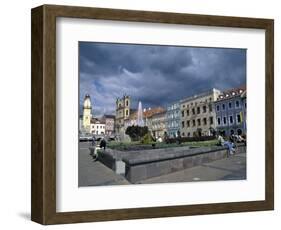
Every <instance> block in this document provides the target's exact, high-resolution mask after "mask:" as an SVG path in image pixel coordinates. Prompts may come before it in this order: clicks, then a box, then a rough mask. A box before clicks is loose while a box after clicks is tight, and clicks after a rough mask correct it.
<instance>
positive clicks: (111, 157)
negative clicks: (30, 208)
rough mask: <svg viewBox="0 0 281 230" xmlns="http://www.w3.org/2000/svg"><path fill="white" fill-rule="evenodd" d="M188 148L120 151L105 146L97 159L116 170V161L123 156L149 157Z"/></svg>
mask: <svg viewBox="0 0 281 230" xmlns="http://www.w3.org/2000/svg"><path fill="white" fill-rule="evenodd" d="M188 149H190V147H189V146H184V147H173V148H162V149H148V150H147V149H146V150H135V151H120V150H116V149H109V148H107V149H106V150H100V154H99V161H100V162H102V163H103V164H104V165H106V166H107V167H109V168H111V169H112V170H114V171H116V162H118V161H122V160H123V159H125V158H134V159H136V158H142V159H149V158H150V157H151V156H154V157H155V156H161V155H163V154H169V153H170V152H175V151H186V150H188Z"/></svg>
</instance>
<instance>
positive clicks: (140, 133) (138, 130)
mask: <svg viewBox="0 0 281 230" xmlns="http://www.w3.org/2000/svg"><path fill="white" fill-rule="evenodd" d="M125 133H126V134H127V135H129V137H130V138H131V140H132V141H139V140H141V138H142V137H144V136H145V135H146V134H147V133H148V128H147V126H144V127H142V126H134V125H133V126H129V127H128V128H127V129H126V132H125Z"/></svg>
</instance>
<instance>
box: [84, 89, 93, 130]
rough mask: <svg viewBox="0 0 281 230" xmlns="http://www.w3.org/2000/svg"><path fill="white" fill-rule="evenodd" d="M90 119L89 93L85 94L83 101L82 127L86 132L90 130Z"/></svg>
mask: <svg viewBox="0 0 281 230" xmlns="http://www.w3.org/2000/svg"><path fill="white" fill-rule="evenodd" d="M91 119H92V104H91V97H90V95H89V94H86V95H85V98H84V103H83V127H84V129H85V131H86V132H88V133H89V132H90V130H91Z"/></svg>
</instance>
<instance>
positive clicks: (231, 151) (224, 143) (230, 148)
mask: <svg viewBox="0 0 281 230" xmlns="http://www.w3.org/2000/svg"><path fill="white" fill-rule="evenodd" d="M218 144H219V145H220V146H224V147H227V148H228V155H227V156H229V155H233V154H234V153H235V145H234V143H233V142H231V141H225V140H224V138H223V137H222V136H221V135H220V134H219V135H218Z"/></svg>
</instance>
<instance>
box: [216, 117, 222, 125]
mask: <svg viewBox="0 0 281 230" xmlns="http://www.w3.org/2000/svg"><path fill="white" fill-rule="evenodd" d="M217 122H218V125H220V124H221V119H220V118H219V117H218V119H217Z"/></svg>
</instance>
